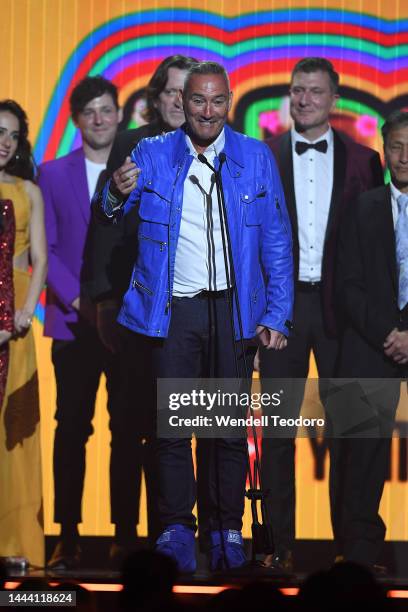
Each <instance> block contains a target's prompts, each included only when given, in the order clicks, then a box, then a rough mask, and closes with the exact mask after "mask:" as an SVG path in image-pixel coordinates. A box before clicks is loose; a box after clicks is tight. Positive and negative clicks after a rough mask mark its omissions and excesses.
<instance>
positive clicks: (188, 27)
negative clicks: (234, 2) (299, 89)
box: [35, 2, 408, 162]
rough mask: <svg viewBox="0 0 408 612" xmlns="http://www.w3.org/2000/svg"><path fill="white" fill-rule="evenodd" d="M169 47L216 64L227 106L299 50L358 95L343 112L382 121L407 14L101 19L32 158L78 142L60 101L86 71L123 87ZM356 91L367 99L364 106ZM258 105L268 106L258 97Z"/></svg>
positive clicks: (273, 77) (401, 68)
mask: <svg viewBox="0 0 408 612" xmlns="http://www.w3.org/2000/svg"><path fill="white" fill-rule="evenodd" d="M289 4H290V3H289ZM370 5H371V6H372V7H373V8H374V6H375V5H377V3H370V2H365V3H364V6H365V7H366V6H367V7H369V6H370ZM173 53H183V54H186V55H193V56H195V57H197V58H199V59H211V60H215V61H219V62H221V63H223V64H224V65H225V67H226V68H227V70H228V71H229V73H230V75H231V84H232V88H233V89H234V90H235V92H236V98H235V107H234V108H235V109H236V107H237V104H239V101H240V100H241V99H242V98H245V96H248V94H250V93H251V92H254V91H255V92H256V90H257V89H258V88H261V87H266V86H267V85H269V86H273V85H274V84H275V85H277V84H281V85H284V84H285V83H287V82H288V80H289V76H290V71H291V69H292V67H293V65H294V63H295V62H296V61H298V60H299V59H301V58H302V57H305V56H308V55H309V56H310V55H318V56H324V57H327V58H329V59H330V60H331V61H332V62H333V63H334V65H335V67H336V69H337V70H338V71H339V72H340V74H341V79H342V83H343V86H344V87H349V88H352V89H353V90H355V91H356V92H361V94H362V96H361V97H362V98H363V100H360V104H361V105H362V106H361V107H360V108H359V107H358V102H359V100H358V99H357V100H354V102H357V105H356V104H354V105H353V104H348V105H347V104H346V105H344V104H343V110H345V111H348V112H354V113H355V114H364V113H366V114H371V115H372V116H373V117H375V116H378V117H377V118H378V119H379V121H381V117H382V116H383V113H384V111H386V109H387V104H388V105H389V104H390V102H392V101H395V100H396V99H397V100H398V103H403V104H405V103H406V102H407V101H406V100H405V97H406V94H405V83H406V82H407V80H408V19H406V18H395V19H386V18H382V17H380V16H376V15H375V14H372V13H371V14H370V12H367V13H360V12H357V11H353V10H338V9H335V8H330V7H329V6H321V7H305V8H291V7H289V8H287V9H283V8H276V9H272V10H262V11H256V12H248V13H244V14H241V15H237V16H227V15H225V14H223V13H216V12H211V11H210V10H198V9H195V8H191V7H190V8H189V7H187V6H185V7H174V8H171V9H169V8H156V9H154V10H140V11H133V12H129V13H126V14H122V15H120V16H115V17H112V19H109V20H107V21H105V22H104V23H103V24H101V25H100V26H99V27H97V28H95V29H94V30H92V31H90V32H89V33H88V34H87V35H86V36H85V37H84V38H83V40H81V41H80V42H79V44H78V45H77V46H76V47H75V48H73V49H72V52H71V54H70V56H69V57H68V59H67V61H66V63H65V66H64V68H63V70H62V71H61V74H60V77H59V79H58V82H57V83H56V85H55V88H54V91H53V92H52V95H51V98H50V101H49V104H48V108H47V110H46V112H45V115H44V118H43V121H42V124H41V127H40V130H39V133H38V137H37V139H36V143H35V157H36V159H37V161H38V162H41V161H44V160H47V159H52V158H54V157H56V156H60V155H64V154H66V153H68V152H69V151H70V150H71V149H72V148H73V147H75V145H76V144H77V140H76V130H75V128H74V126H73V124H72V122H71V121H70V118H69V105H68V100H69V95H70V92H71V90H72V88H73V87H74V86H75V84H76V83H77V82H78V81H79V80H80V79H81V78H83V77H84V76H85V75H86V74H103V75H104V76H106V77H107V78H110V79H111V80H113V81H114V82H115V83H116V84H117V85H118V87H119V89H120V90H121V91H122V92H123V91H126V90H128V91H130V88H131V87H132V86H133V88H134V89H136V88H137V86H140V85H141V84H145V83H146V82H147V80H148V78H149V76H150V75H151V73H152V71H153V70H154V69H155V67H156V66H157V64H158V63H159V62H160V61H161V60H162V59H163V58H164V57H166V56H167V55H170V54H173ZM264 93H267V92H264ZM364 94H366V96H367V95H368V96H369V97H371V98H374V99H372V100H371V101H370V103H368V104H367V100H365V99H364V98H365V96H364ZM252 97H253V96H252ZM267 97H268V96H267V95H266V98H267ZM375 98H376V99H375ZM400 98H403V100H402V99H400ZM259 101H260V100H259V99H258V102H259ZM252 102H253V100H251V105H252ZM274 106H275V107H276V104H274V103H272V105H271V108H273V107H274ZM263 108H264V109H265V108H266V109H267V108H268V103H265V99H264V100H263ZM361 110H362V111H363V112H360V113H359V111H361ZM379 111H380V112H379ZM381 111H382V112H381ZM252 112H253V108H252ZM264 112H265V111H264ZM241 114H242V109H241ZM244 115H245V112H244ZM248 125H249V124H248V122H245V118H244V120H243V122H242V125H240V126H238V127H241V129H242V128H243V129H244V130H245V131H247V132H248V131H250V132H251V133H252V134H253V135H255V133H256V129H255V128H253V129H252V130H250V129H249V128H248ZM254 132H255V133H254ZM258 135H259V134H258Z"/></svg>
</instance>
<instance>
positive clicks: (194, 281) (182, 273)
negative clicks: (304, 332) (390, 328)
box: [99, 62, 293, 572]
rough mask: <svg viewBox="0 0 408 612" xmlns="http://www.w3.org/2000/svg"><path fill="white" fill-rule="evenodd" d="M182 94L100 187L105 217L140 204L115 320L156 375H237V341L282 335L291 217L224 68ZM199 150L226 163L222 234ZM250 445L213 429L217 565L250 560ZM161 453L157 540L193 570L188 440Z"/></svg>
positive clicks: (272, 343)
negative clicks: (143, 347) (245, 125)
mask: <svg viewBox="0 0 408 612" xmlns="http://www.w3.org/2000/svg"><path fill="white" fill-rule="evenodd" d="M173 94H174V92H173ZM180 95H181V94H180ZM182 101H183V106H184V112H185V116H186V124H185V125H184V126H182V127H181V128H179V129H178V130H176V131H175V132H171V133H169V134H165V135H161V136H157V137H154V138H148V139H145V140H142V141H141V142H140V143H139V144H138V146H137V147H136V148H135V149H134V151H133V152H132V156H131V158H127V159H126V161H125V163H124V164H123V165H122V166H121V168H119V169H118V170H117V171H116V172H115V173H114V174H113V177H112V179H111V181H110V182H109V183H108V184H107V185H106V187H105V192H104V197H103V204H102V207H103V214H104V216H105V217H108V218H110V219H111V220H114V219H115V217H117V216H118V215H121V214H123V213H126V211H127V210H128V209H129V208H131V207H132V206H138V207H139V208H138V210H139V223H140V224H139V233H138V240H139V248H138V253H137V258H136V263H135V266H134V269H133V274H132V278H131V282H130V287H129V289H128V291H127V293H126V295H125V297H124V301H123V306H122V309H121V311H120V314H119V319H118V320H119V322H120V323H121V324H122V325H124V326H125V327H127V328H128V329H129V330H132V331H133V332H136V333H137V334H138V335H142V336H144V337H146V342H147V343H149V348H151V353H149V354H151V355H152V360H153V371H154V373H155V375H156V377H157V378H200V377H209V376H214V377H217V378H235V377H239V376H243V375H244V366H243V362H244V355H243V352H245V353H246V354H248V355H249V354H251V351H253V349H251V347H250V345H249V342H247V341H248V340H250V339H252V338H253V337H254V336H256V335H258V337H259V339H260V341H261V342H262V344H264V346H266V347H267V348H269V349H271V350H281V349H284V348H285V346H286V343H287V340H286V336H287V335H288V332H289V330H290V327H291V323H290V320H291V316H292V303H293V262H292V242H291V230H290V223H289V219H288V216H287V211H286V206H285V201H284V196H283V191H282V186H281V182H280V178H279V175H278V171H277V168H276V164H275V161H274V158H273V156H272V154H271V152H270V150H269V149H268V147H266V146H265V145H264V144H263V143H261V142H258V141H256V140H253V139H251V138H248V137H246V136H244V135H242V134H238V133H237V132H234V131H233V130H231V129H230V128H229V127H228V126H226V125H225V124H226V121H227V116H228V111H229V110H230V108H231V103H232V93H231V91H230V87H229V79H228V76H227V74H226V72H225V70H224V68H223V67H222V66H220V65H219V64H216V63H214V62H201V63H198V64H196V65H194V66H193V67H192V68H191V69H190V70H189V73H188V74H187V79H186V82H185V88H184V92H183V98H182ZM203 155H204V156H205V158H206V160H207V161H208V162H209V164H210V165H211V166H213V167H215V169H216V170H218V169H219V167H220V164H221V166H222V169H221V175H222V182H223V188H224V193H225V205H226V216H227V222H228V226H229V238H227V240H225V239H223V236H222V228H221V221H222V216H223V215H222V213H220V211H219V208H218V197H217V189H216V185H215V180H214V173H213V171H212V170H211V169H210V168H209V167H208V165H206V163H205V160H203ZM203 161H204V163H203ZM126 198H127V200H126ZM100 213H101V211H99V214H100ZM220 217H221V219H220ZM225 242H229V246H230V252H231V254H232V260H233V267H234V275H233V284H234V286H235V290H236V291H235V292H234V289H231V287H230V286H229V278H228V277H230V272H231V265H230V264H226V260H225V258H224V250H223V243H225ZM227 251H228V249H227ZM235 294H237V296H238V303H239V307H240V315H241V316H240V319H241V322H239V316H238V314H237V312H238V310H237V299H236V295H235ZM231 303H232V310H233V317H232V318H233V323H232V322H231V317H230V305H231ZM239 323H240V324H239ZM241 336H242V338H243V340H244V343H240V342H239V341H240V340H241ZM234 345H235V348H234ZM242 347H243V348H242ZM235 355H237V359H236V358H235ZM252 357H253V353H252ZM250 370H251V371H252V363H251V367H250ZM250 373H251V372H250ZM246 444H247V443H246V439H245V438H244V437H242V438H231V439H224V438H218V439H215V440H214V447H215V450H214V454H215V456H216V461H215V463H214V470H216V475H215V478H214V487H211V489H213V490H211V491H209V496H210V501H211V503H212V504H213V520H212V532H211V541H212V548H211V567H212V568H213V569H216V568H222V567H239V566H241V565H243V564H244V563H245V554H244V550H243V541H242V535H241V528H242V515H243V510H244V492H245V480H246V465H247V463H246ZM157 461H158V480H159V511H160V515H161V520H162V523H163V527H164V531H163V533H162V535H161V536H160V538H159V539H158V541H157V545H156V547H157V550H159V551H161V552H163V553H165V554H167V555H169V556H171V557H173V558H174V559H175V560H176V561H177V563H178V566H179V569H180V570H181V571H190V572H191V571H194V570H195V567H196V562H195V556H194V531H195V528H196V527H195V518H194V516H193V514H192V510H193V506H194V503H195V486H196V485H195V479H194V470H193V462H192V456H191V441H190V439H189V438H182V439H173V438H172V439H167V438H166V439H164V438H161V439H159V440H158V443H157ZM215 483H216V485H215Z"/></svg>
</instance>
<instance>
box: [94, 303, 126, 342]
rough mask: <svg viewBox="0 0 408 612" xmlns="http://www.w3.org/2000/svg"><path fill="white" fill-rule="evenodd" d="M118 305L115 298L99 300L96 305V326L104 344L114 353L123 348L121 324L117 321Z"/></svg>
mask: <svg viewBox="0 0 408 612" xmlns="http://www.w3.org/2000/svg"><path fill="white" fill-rule="evenodd" d="M117 315H118V306H117V304H116V302H115V301H114V300H105V301H102V302H99V303H98V304H97V307H96V328H97V330H98V335H99V338H100V340H101V342H102V344H103V345H104V346H105V347H106V348H107V349H108V350H109V351H111V352H112V353H118V352H119V351H120V349H121V338H120V335H119V325H118V323H117V322H116V317H117Z"/></svg>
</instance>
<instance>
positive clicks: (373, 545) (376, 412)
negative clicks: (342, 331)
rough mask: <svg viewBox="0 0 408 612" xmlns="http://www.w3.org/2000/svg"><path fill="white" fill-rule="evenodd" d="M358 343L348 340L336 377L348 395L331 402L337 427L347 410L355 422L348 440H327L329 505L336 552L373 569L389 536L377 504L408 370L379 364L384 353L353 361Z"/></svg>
mask: <svg viewBox="0 0 408 612" xmlns="http://www.w3.org/2000/svg"><path fill="white" fill-rule="evenodd" d="M359 342H361V341H360V339H358V338H356V341H355V342H351V343H350V342H348V348H347V350H344V349H343V347H342V348H341V350H340V363H339V371H338V373H339V376H341V377H343V378H346V383H347V386H348V387H349V389H350V391H347V392H346V393H347V395H346V397H345V398H344V397H343V394H342V393H340V394H338V393H336V394H333V396H332V397H331V398H330V400H329V402H328V411H329V414H330V418H331V422H332V423H334V426H336V424H337V421H338V415H340V422H341V423H342V420H341V419H342V416H341V413H342V412H343V411H345V410H346V411H347V412H348V414H350V415H351V416H352V417H353V423H355V424H354V426H353V428H352V429H350V433H348V434H347V435H346V436H345V437H339V436H334V437H333V438H332V439H330V440H329V443H330V503H331V508H332V526H333V532H334V538H335V545H336V554H337V555H342V556H343V557H344V558H345V559H347V560H349V561H355V562H357V563H363V564H367V565H372V564H375V563H376V562H377V561H378V559H379V557H380V553H381V548H382V545H383V542H384V537H385V532H386V526H385V524H384V521H383V520H382V518H381V516H380V514H379V506H380V502H381V497H382V494H383V490H384V483H385V480H386V476H387V472H388V469H389V462H390V449H391V439H392V434H393V430H394V422H395V413H396V410H397V407H398V403H399V398H400V388H401V379H404V378H405V379H406V377H407V368H406V367H404V366H402V367H401V366H398V365H397V364H395V363H393V362H392V361H391V360H388V362H387V361H385V360H384V362H383V363H381V362H382V356H381V354H379V356H378V355H375V354H374V357H375V359H374V360H372V361H371V362H370V360H369V358H366V359H365V360H359V359H358V358H357V359H355V358H354V357H355V353H356V352H357V354H358V348H357V346H356V345H357V344H358V343H359ZM350 351H353V355H351V354H350ZM379 357H380V358H379ZM334 383H336V381H334ZM342 384H343V385H344V381H343V383H342ZM361 398H363V402H361ZM356 415H357V416H358V418H356Z"/></svg>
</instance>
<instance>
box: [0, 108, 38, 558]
mask: <svg viewBox="0 0 408 612" xmlns="http://www.w3.org/2000/svg"><path fill="white" fill-rule="evenodd" d="M33 177H34V168H33V163H32V158H31V146H30V143H29V141H28V124H27V117H26V115H25V113H24V111H23V109H22V108H21V107H20V106H19V105H18V104H16V103H15V102H13V101H11V100H5V101H3V102H0V199H2V200H11V201H12V202H13V209H14V217H15V227H16V231H15V239H14V247H13V284H14V301H15V310H14V329H13V335H12V338H11V339H10V340H9V342H8V345H9V367H8V374H7V382H6V388H5V393H4V399H3V402H2V404H1V405H0V557H9V556H15V555H18V556H20V555H21V556H24V557H26V558H27V559H28V560H29V562H30V563H31V564H32V565H43V564H44V530H43V516H42V513H43V509H42V477H41V445H40V406H39V393H38V375H37V365H36V358H35V346H34V335H33V331H32V329H31V321H32V318H33V315H34V309H35V307H36V304H37V302H38V298H39V296H40V293H41V291H42V288H43V286H44V281H45V276H46V272H47V251H46V241H45V230H44V215H43V213H44V205H43V200H42V196H41V192H40V190H39V188H38V187H37V185H35V184H34V183H33ZM30 268H31V271H30Z"/></svg>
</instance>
